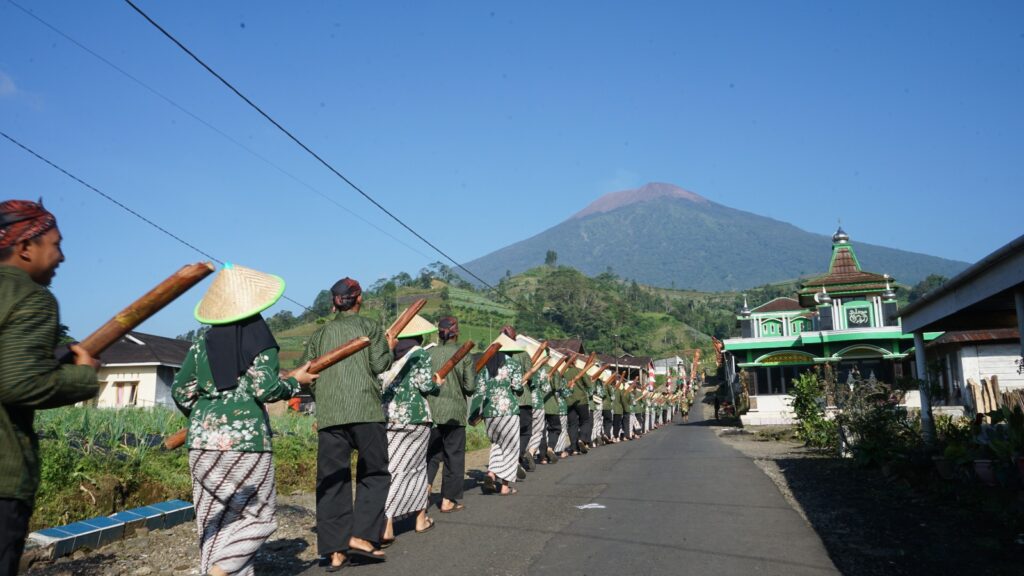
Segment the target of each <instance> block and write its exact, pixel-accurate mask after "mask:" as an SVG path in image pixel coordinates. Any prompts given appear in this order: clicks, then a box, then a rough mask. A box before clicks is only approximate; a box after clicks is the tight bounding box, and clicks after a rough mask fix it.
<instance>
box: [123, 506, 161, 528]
mask: <svg viewBox="0 0 1024 576" xmlns="http://www.w3.org/2000/svg"><path fill="white" fill-rule="evenodd" d="M128 512H131V513H133V514H138V515H139V516H142V517H143V518H145V521H144V522H143V524H142V525H143V526H144V527H146V528H148V529H150V530H160V529H162V528H163V527H164V513H163V511H162V510H158V509H157V508H154V507H152V506H142V507H139V508H132V509H131V510H128Z"/></svg>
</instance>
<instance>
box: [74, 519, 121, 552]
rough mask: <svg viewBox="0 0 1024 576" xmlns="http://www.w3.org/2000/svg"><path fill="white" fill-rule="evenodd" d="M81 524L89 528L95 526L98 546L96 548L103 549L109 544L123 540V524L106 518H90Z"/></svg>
mask: <svg viewBox="0 0 1024 576" xmlns="http://www.w3.org/2000/svg"><path fill="white" fill-rule="evenodd" d="M82 522H83V523H85V524H88V525H90V526H95V527H96V528H97V529H98V530H99V532H100V535H99V545H98V546H97V547H103V546H106V545H107V544H110V543H111V542H116V541H118V540H121V539H122V538H124V522H120V521H118V520H114V519H113V518H108V517H106V516H100V517H98V518H90V519H88V520H83V521H82Z"/></svg>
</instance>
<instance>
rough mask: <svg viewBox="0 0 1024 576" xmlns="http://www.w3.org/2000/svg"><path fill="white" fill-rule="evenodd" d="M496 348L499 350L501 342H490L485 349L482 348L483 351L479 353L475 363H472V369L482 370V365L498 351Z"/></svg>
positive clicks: (475, 370)
mask: <svg viewBox="0 0 1024 576" xmlns="http://www.w3.org/2000/svg"><path fill="white" fill-rule="evenodd" d="M498 350H501V343H500V342H491V345H490V346H488V347H487V349H486V350H484V353H483V354H481V355H480V357H479V358H477V359H476V363H475V364H473V371H474V372H479V371H481V370H483V369H484V366H486V365H487V363H488V362H489V361H490V360H491V358H493V357H494V355H495V354H497V353H498Z"/></svg>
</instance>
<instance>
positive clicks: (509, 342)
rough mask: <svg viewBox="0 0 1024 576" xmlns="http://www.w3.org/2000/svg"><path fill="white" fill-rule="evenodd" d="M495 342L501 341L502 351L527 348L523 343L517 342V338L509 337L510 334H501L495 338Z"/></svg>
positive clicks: (518, 350) (515, 350) (519, 350)
mask: <svg viewBox="0 0 1024 576" xmlns="http://www.w3.org/2000/svg"><path fill="white" fill-rule="evenodd" d="M495 342H500V343H501V351H502V352H525V351H526V349H525V348H523V345H522V344H520V343H519V342H516V341H515V340H513V339H511V338H509V337H508V336H506V335H504V334H499V335H498V338H497V340H495Z"/></svg>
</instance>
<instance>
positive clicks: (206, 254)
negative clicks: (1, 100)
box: [0, 130, 312, 311]
mask: <svg viewBox="0 0 1024 576" xmlns="http://www.w3.org/2000/svg"><path fill="white" fill-rule="evenodd" d="M0 136H3V137H4V138H6V139H7V140H9V141H10V142H11V143H12V144H14V145H15V146H17V147H19V148H21V149H22V150H24V151H25V152H28V153H29V154H31V155H32V156H35V157H36V158H37V159H39V160H41V161H42V162H43V163H45V164H47V165H48V166H50V167H51V168H53V169H54V170H57V171H58V172H60V173H61V174H64V175H65V176H67V177H68V178H71V179H72V180H74V181H75V182H78V183H79V184H81V185H82V186H85V187H86V188H88V189H89V190H92V191H93V192H95V193H97V194H99V195H100V196H102V197H103V198H105V199H106V200H108V201H110V202H112V203H113V204H114V205H115V206H117V207H118V208H121V209H122V210H124V211H125V212H128V213H129V214H131V215H132V216H135V217H136V218H138V219H139V220H142V221H143V222H145V223H146V224H149V225H150V226H152V227H153V228H156V229H157V230H159V231H160V232H163V233H164V234H166V235H168V236H170V237H171V238H173V239H174V240H176V241H178V242H179V243H181V244H183V245H185V246H187V247H188V248H190V249H192V250H194V251H196V252H198V253H199V254H201V255H203V256H204V257H205V258H209V259H210V260H213V261H214V262H216V263H218V264H220V265H222V266H223V265H224V261H223V260H221V259H220V258H217V257H216V256H212V255H211V254H210V253H209V252H206V251H204V250H202V249H200V248H199V247H197V246H196V245H195V244H192V243H191V242H189V241H188V240H185V239H184V238H182V237H181V236H178V235H177V234H175V233H174V232H171V231H170V230H168V229H166V228H164V227H163V226H161V225H159V224H157V223H156V222H153V221H152V220H150V219H149V218H146V217H145V216H143V215H142V214H139V213H138V212H136V211H135V210H132V209H131V208H129V207H128V206H126V205H125V204H124V203H122V202H121V201H120V200H118V199H116V198H114V197H113V196H111V195H109V194H107V193H106V192H103V191H102V190H100V189H99V188H96V187H95V186H93V185H92V184H89V183H88V182H86V181H85V180H82V179H81V178H79V177H78V176H75V175H74V174H72V173H71V172H69V171H67V170H65V169H64V168H62V167H60V166H58V165H57V164H56V163H55V162H52V161H50V160H49V159H48V158H46V157H44V156H43V155H42V154H40V153H38V152H36V151H35V150H33V149H32V148H29V147H28V146H26V145H24V144H22V143H21V142H19V141H18V140H17V139H15V138H14V137H13V136H11V135H9V134H7V133H6V132H4V131H3V130H0ZM283 298H284V299H285V300H287V301H289V302H291V303H292V304H295V305H296V306H299V307H300V308H303V309H305V310H308V311H312V309H310V308H309V307H308V306H305V305H304V304H301V303H299V302H297V301H295V300H293V299H291V298H289V297H288V296H283Z"/></svg>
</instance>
